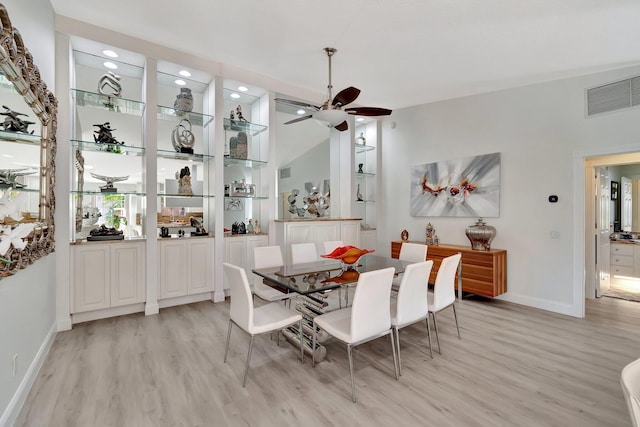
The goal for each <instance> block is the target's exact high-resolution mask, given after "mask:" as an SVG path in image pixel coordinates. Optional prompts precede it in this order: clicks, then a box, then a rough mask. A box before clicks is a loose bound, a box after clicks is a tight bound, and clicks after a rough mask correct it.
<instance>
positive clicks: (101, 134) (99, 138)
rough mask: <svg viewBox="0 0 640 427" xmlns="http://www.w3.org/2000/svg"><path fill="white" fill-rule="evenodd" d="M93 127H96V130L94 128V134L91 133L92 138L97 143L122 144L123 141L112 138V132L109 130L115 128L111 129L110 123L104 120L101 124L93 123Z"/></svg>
mask: <svg viewBox="0 0 640 427" xmlns="http://www.w3.org/2000/svg"><path fill="white" fill-rule="evenodd" d="M93 126H94V127H97V128H98V130H94V131H93V133H94V134H95V135H93V140H94V141H95V142H96V143H98V144H122V145H124V141H122V142H120V141H118V140H117V139H115V138H114V136H113V134H112V133H111V132H113V131H114V130H117V129H111V123H109V122H104V123H103V124H101V125H100V124H96V125H93Z"/></svg>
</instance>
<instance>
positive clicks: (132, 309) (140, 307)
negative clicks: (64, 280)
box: [71, 302, 144, 325]
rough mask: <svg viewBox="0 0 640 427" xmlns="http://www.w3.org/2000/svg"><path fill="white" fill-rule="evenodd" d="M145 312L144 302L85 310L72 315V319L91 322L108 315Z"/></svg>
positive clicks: (79, 321) (75, 321)
mask: <svg viewBox="0 0 640 427" xmlns="http://www.w3.org/2000/svg"><path fill="white" fill-rule="evenodd" d="M141 312H144V303H142V302H141V303H137V304H130V305H123V306H121V307H111V308H105V309H102V310H94V311H85V312H82V313H75V314H72V315H71V321H72V322H73V324H74V325H75V324H76V323H82V322H90V321H92V320H98V319H106V318H108V317H116V316H125V315H127V314H133V313H141Z"/></svg>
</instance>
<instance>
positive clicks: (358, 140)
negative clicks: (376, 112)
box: [356, 132, 367, 145]
mask: <svg viewBox="0 0 640 427" xmlns="http://www.w3.org/2000/svg"><path fill="white" fill-rule="evenodd" d="M366 143H367V139H366V138H365V137H364V132H360V136H359V137H357V138H356V144H359V145H365V144H366Z"/></svg>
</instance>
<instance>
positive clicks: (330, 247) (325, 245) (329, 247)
mask: <svg viewBox="0 0 640 427" xmlns="http://www.w3.org/2000/svg"><path fill="white" fill-rule="evenodd" d="M342 246H344V243H343V242H342V240H327V241H326V242H322V249H323V250H324V252H323V255H328V254H330V253H331V252H333V251H334V250H335V249H336V248H339V247H342Z"/></svg>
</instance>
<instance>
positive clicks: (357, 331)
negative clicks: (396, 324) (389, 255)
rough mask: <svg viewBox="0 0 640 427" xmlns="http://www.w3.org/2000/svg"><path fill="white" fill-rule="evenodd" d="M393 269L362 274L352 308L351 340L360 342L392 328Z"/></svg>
mask: <svg viewBox="0 0 640 427" xmlns="http://www.w3.org/2000/svg"><path fill="white" fill-rule="evenodd" d="M395 271H396V269H395V268H393V267H389V268H385V269H382V270H374V271H369V272H366V273H361V274H360V277H359V278H358V285H357V286H356V292H355V295H354V296H353V305H352V307H351V338H352V342H358V341H361V340H364V339H367V338H370V337H373V336H376V335H378V334H380V333H382V332H384V331H386V330H389V329H390V328H391V308H390V301H391V282H392V281H393V274H394V273H395Z"/></svg>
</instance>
